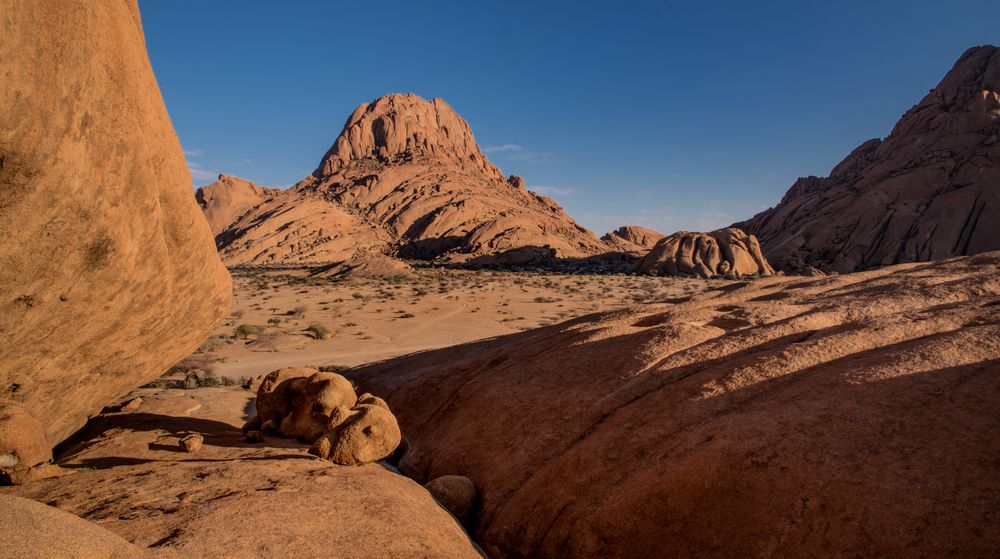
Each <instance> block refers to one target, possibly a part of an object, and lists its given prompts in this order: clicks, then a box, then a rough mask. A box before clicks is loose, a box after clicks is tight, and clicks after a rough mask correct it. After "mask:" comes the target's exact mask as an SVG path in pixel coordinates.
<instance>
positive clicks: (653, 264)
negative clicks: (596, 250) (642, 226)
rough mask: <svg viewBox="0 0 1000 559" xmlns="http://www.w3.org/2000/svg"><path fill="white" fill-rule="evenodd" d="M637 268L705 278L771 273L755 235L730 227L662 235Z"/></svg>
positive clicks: (669, 274) (652, 271) (666, 273)
mask: <svg viewBox="0 0 1000 559" xmlns="http://www.w3.org/2000/svg"><path fill="white" fill-rule="evenodd" d="M639 271H641V272H643V273H647V274H648V273H655V274H660V275H668V276H674V275H678V274H684V275H694V276H702V277H707V278H712V277H716V276H736V277H744V276H770V275H773V274H774V269H772V268H771V265H770V264H768V262H767V259H766V258H764V256H763V255H762V254H761V250H760V244H759V243H758V242H757V238H756V237H754V236H753V235H747V234H746V233H745V232H743V231H741V230H739V229H735V228H732V227H730V228H727V229H719V230H718V231H712V232H711V233H699V232H691V231H680V232H678V233H674V234H673V235H670V236H669V237H664V238H662V239H660V240H659V241H658V242H657V243H656V245H655V246H654V247H653V248H652V250H650V251H649V252H648V253H647V254H646V256H645V258H643V259H642V261H641V262H640V263H639Z"/></svg>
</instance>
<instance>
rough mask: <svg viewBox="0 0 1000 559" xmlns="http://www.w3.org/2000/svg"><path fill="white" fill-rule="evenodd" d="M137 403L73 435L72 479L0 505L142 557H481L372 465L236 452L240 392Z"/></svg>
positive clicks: (451, 523) (280, 450)
mask: <svg viewBox="0 0 1000 559" xmlns="http://www.w3.org/2000/svg"><path fill="white" fill-rule="evenodd" d="M140 393H141V394H142V395H143V397H144V401H145V403H144V405H143V411H141V412H139V413H129V414H109V415H105V416H100V417H98V418H96V419H95V420H94V421H92V422H91V423H90V424H89V425H88V427H86V428H85V429H84V431H83V432H82V433H80V434H79V436H77V437H74V439H73V440H72V443H73V444H72V446H71V448H70V449H69V450H68V451H67V454H66V455H65V456H62V457H60V458H59V460H58V461H59V463H60V464H61V465H62V466H63V467H64V468H66V469H69V470H74V469H75V471H77V472H78V473H75V474H73V475H69V476H65V477H62V478H57V479H47V480H42V481H37V482H34V483H31V484H29V485H25V486H21V487H3V488H0V498H9V497H4V496H5V495H18V496H22V497H27V498H30V499H33V500H36V501H41V502H44V503H50V504H52V505H53V506H55V507H57V508H58V509H60V510H63V511H66V512H69V513H72V514H77V515H80V516H81V517H83V518H84V519H85V520H88V521H90V522H93V523H96V524H100V526H101V527H102V528H103V529H106V530H110V531H111V532H114V533H115V534H117V535H118V536H120V537H121V538H124V539H125V540H128V541H130V542H132V543H133V544H134V545H135V546H137V547H139V548H141V549H142V550H143V551H145V552H146V553H147V554H148V555H149V556H152V557H169V558H173V557H176V558H186V557H220V558H223V557H225V558H237V557H238V558H253V557H262V558H263V557H276V556H294V557H338V558H348V559H353V558H357V559H368V558H376V559H377V558H386V559H388V558H397V557H426V558H442V559H444V558H448V559H450V558H478V557H480V556H479V554H478V553H477V551H476V550H475V547H474V546H473V544H472V542H471V541H470V540H469V538H468V536H466V534H465V533H464V531H463V530H462V528H461V527H460V526H459V524H458V523H457V522H456V521H455V520H454V519H453V518H452V517H451V516H450V515H449V514H448V513H447V512H446V511H445V510H444V509H443V508H441V507H440V505H438V504H437V503H436V502H435V501H434V499H433V498H432V497H431V495H430V494H429V493H428V492H427V491H426V490H425V489H423V488H422V487H421V486H420V485H419V484H417V483H415V482H413V481H412V480H410V479H408V478H406V477H403V476H401V475H399V474H396V473H394V472H392V471H391V470H389V469H388V468H386V467H384V466H382V465H380V464H368V465H365V466H358V467H353V468H347V467H342V466H336V465H334V464H331V463H329V462H326V461H322V460H318V459H316V458H314V457H312V456H310V455H309V454H308V453H307V449H306V446H307V445H305V444H302V443H299V442H297V441H295V440H294V439H279V438H270V437H269V438H267V441H266V444H264V445H261V444H259V443H257V444H252V443H246V442H244V440H243V434H242V433H241V432H240V429H239V427H238V425H239V424H240V423H241V422H242V421H243V419H244V415H243V412H244V409H246V408H247V406H249V405H251V397H252V394H251V393H250V392H248V391H245V390H242V389H239V388H200V389H195V390H183V391H182V390H164V391H152V390H142V391H140ZM191 431H197V432H198V433H201V434H202V435H203V436H204V446H203V447H202V448H201V450H199V451H198V454H196V455H191V454H187V453H185V452H183V450H182V448H181V446H180V439H181V438H182V437H183V434H184V433H187V432H191ZM3 505H4V503H2V502H0V510H4V509H2V507H3ZM36 506H37V507H41V506H42V505H36ZM0 516H4V515H3V514H0ZM42 518H44V517H42ZM4 519H5V520H6V516H4ZM26 521H30V519H26ZM80 522H82V521H80ZM3 524H4V523H2V522H0V526H2V525H3ZM86 527H87V528H93V529H94V530H101V531H103V530H102V528H97V527H96V526H95V525H94V524H88V525H86ZM78 529H79V528H73V532H69V533H75V532H76V530H78ZM0 530H3V528H0ZM79 530H81V532H80V533H81V534H85V533H86V532H83V531H82V529H79ZM66 536H67V534H65V533H53V534H50V537H51V538H52V541H54V542H55V541H59V540H60V539H61V538H63V537H66ZM105 540H106V541H107V542H109V543H111V542H119V543H120V540H118V538H116V537H114V538H107V537H106V538H105ZM15 541H17V540H15ZM4 543H5V542H4V540H3V539H2V538H0V549H4V548H3V545H4ZM52 549H57V548H54V547H53V548H52ZM0 556H3V557H8V556H13V557H17V556H18V555H17V554H16V553H15V554H13V555H8V554H5V553H3V552H0ZM36 556H38V555H34V556H33V557H36ZM41 556H43V557H48V556H49V555H41ZM64 556H66V557H77V556H79V555H73V554H67V555H64ZM95 557H99V556H98V555H95ZM111 557H117V556H113V555H112V556H111Z"/></svg>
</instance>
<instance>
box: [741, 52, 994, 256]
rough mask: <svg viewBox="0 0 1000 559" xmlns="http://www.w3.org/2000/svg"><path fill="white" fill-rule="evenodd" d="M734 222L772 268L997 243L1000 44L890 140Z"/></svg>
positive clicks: (921, 106) (954, 75)
mask: <svg viewBox="0 0 1000 559" xmlns="http://www.w3.org/2000/svg"><path fill="white" fill-rule="evenodd" d="M735 227H740V228H743V229H745V230H746V231H747V232H749V233H752V234H754V235H756V236H757V237H758V238H760V242H761V243H762V244H763V246H764V254H765V256H767V258H768V260H770V261H771V262H772V263H773V264H774V265H775V266H776V267H778V268H779V269H786V270H789V271H794V272H798V271H800V270H802V269H804V268H807V267H809V266H815V267H818V268H821V269H823V270H826V271H838V272H851V271H855V270H862V269H869V268H873V267H878V266H886V265H889V264H895V263H899V262H913V261H927V260H934V259H938V258H946V257H949V256H957V255H963V254H975V253H978V252H984V251H989V250H997V249H1000V49H998V48H997V47H994V46H983V47H976V48H972V49H969V50H968V51H966V53H965V54H963V55H962V57H961V58H960V59H959V60H958V62H956V63H955V66H954V68H952V70H951V71H950V72H948V74H947V75H946V76H945V77H944V79H943V80H941V83H939V84H938V86H937V87H935V88H934V89H933V90H931V92H930V93H929V94H927V96H926V97H924V98H923V100H921V101H920V103H918V104H917V105H916V106H915V107H913V108H912V109H910V110H909V111H907V113H906V114H904V115H903V117H902V118H901V119H900V121H899V122H898V123H897V124H896V126H895V128H893V130H892V132H891V133H890V134H889V136H888V137H886V138H885V140H882V141H880V140H878V139H874V140H869V141H867V142H865V143H863V144H862V145H861V146H859V147H858V148H857V149H855V150H854V151H853V152H851V154H850V155H848V156H847V158H846V159H844V160H843V161H842V162H841V163H840V164H838V165H837V166H836V167H834V169H833V170H832V171H831V172H830V176H829V177H827V178H817V177H806V178H802V179H799V180H798V181H797V182H796V183H795V184H794V185H792V187H791V189H789V190H788V192H787V193H786V194H785V196H784V197H783V198H782V199H781V202H780V203H779V204H778V205H777V206H775V207H774V208H771V209H769V210H766V211H764V212H761V213H759V214H757V215H756V216H754V217H753V218H751V219H750V220H748V221H745V222H742V223H738V224H736V225H735Z"/></svg>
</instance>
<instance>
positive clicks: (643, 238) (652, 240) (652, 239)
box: [601, 225, 666, 255]
mask: <svg viewBox="0 0 1000 559" xmlns="http://www.w3.org/2000/svg"><path fill="white" fill-rule="evenodd" d="M663 237H666V235H664V234H663V233H660V232H659V231H653V230H652V229H647V228H645V227H640V226H638V225H624V226H622V227H619V228H618V229H615V230H614V231H612V232H610V233H607V234H605V235H604V236H603V237H601V240H602V241H604V242H605V243H606V244H607V245H608V246H609V247H610V248H611V250H613V251H617V252H624V253H627V254H637V255H642V254H645V253H646V252H648V251H649V249H651V248H653V246H654V245H655V244H656V242H657V241H659V240H660V239H662V238H663Z"/></svg>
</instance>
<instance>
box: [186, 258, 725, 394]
mask: <svg viewBox="0 0 1000 559" xmlns="http://www.w3.org/2000/svg"><path fill="white" fill-rule="evenodd" d="M232 276H233V306H232V312H231V313H230V315H229V317H228V318H227V319H226V321H225V322H224V323H223V324H222V325H220V326H219V327H218V328H217V329H216V330H215V332H213V333H212V334H211V336H210V337H209V338H208V339H207V340H206V341H205V343H204V344H203V345H202V347H201V348H199V349H198V351H196V352H195V353H194V354H192V355H191V356H190V357H188V358H186V359H184V360H182V361H181V362H180V363H178V364H177V366H175V367H174V368H173V369H172V370H171V371H168V373H167V377H168V378H171V379H177V378H178V375H179V374H186V373H194V374H195V375H196V376H198V375H204V374H205V373H209V375H210V376H217V377H226V378H229V379H233V380H240V381H245V380H246V379H248V378H249V377H254V376H257V375H261V374H265V373H269V372H271V371H273V370H275V369H278V368H281V367H327V368H330V367H332V368H337V369H340V368H347V367H355V366H358V365H361V364H364V363H371V362H375V361H380V360H384V359H388V358H391V357H398V356H400V355H405V354H408V353H415V352H418V351H423V350H428V349H437V348H441V347H447V346H452V345H458V344H462V343H466V342H471V341H473V340H479V339H483V338H491V337H494V336H501V335H504V334H512V333H515V332H522V331H525V330H529V329H532V328H538V327H540V326H549V325H551V324H555V323H557V322H563V321H565V320H568V319H571V318H576V317H578V316H582V315H585V314H589V313H593V312H598V311H606V310H612V309H620V308H623V307H626V306H628V305H634V304H638V303H649V302H654V301H662V300H669V299H673V298H679V297H684V296H688V295H692V294H694V293H697V292H699V291H703V290H705V289H707V288H714V287H718V286H721V285H726V284H727V283H731V282H732V281H733V280H725V279H715V278H713V279H709V278H692V277H670V276H665V277H656V276H642V275H635V274H566V273H563V274H557V273H548V272H537V271H534V272H533V271H521V272H518V271H495V270H462V269H449V268H417V269H415V270H414V272H413V273H412V274H410V275H405V276H404V275H396V276H373V277H347V278H328V277H322V276H320V277H313V276H310V275H309V272H308V270H268V269H258V270H251V269H236V270H233V273H232ZM209 382H211V381H209Z"/></svg>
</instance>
